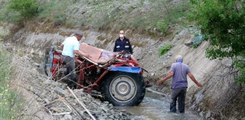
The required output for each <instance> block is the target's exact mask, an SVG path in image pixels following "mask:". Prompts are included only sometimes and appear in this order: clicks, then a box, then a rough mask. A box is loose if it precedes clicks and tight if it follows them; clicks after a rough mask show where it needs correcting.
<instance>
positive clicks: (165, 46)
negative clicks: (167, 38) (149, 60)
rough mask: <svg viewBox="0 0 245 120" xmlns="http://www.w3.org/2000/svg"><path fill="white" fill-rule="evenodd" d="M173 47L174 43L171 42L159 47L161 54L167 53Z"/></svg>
mask: <svg viewBox="0 0 245 120" xmlns="http://www.w3.org/2000/svg"><path fill="white" fill-rule="evenodd" d="M172 47H173V45H171V44H166V45H164V46H162V47H161V48H160V49H159V53H160V56H162V55H164V54H166V53H167V52H168V51H169V50H170V49H171V48H172Z"/></svg>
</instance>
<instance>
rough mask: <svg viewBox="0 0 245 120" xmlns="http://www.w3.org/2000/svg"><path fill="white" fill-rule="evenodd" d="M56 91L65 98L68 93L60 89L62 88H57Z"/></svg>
mask: <svg viewBox="0 0 245 120" xmlns="http://www.w3.org/2000/svg"><path fill="white" fill-rule="evenodd" d="M54 91H55V92H56V93H58V94H59V95H61V96H65V94H66V92H65V91H64V90H63V89H62V88H60V87H55V88H54Z"/></svg>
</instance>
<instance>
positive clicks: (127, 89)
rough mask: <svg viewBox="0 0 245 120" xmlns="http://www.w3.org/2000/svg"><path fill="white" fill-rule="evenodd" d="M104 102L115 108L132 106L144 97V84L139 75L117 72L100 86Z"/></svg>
mask: <svg viewBox="0 0 245 120" xmlns="http://www.w3.org/2000/svg"><path fill="white" fill-rule="evenodd" d="M102 91H103V95H104V97H105V100H107V101H109V102H110V103H112V104H113V105H115V106H134V105H138V104H140V103H141V101H142V100H143V98H144V96H145V83H144V81H143V77H142V76H141V75H139V74H133V73H124V72H119V73H116V74H113V75H112V76H110V77H108V79H106V80H105V81H104V83H103V84H102Z"/></svg>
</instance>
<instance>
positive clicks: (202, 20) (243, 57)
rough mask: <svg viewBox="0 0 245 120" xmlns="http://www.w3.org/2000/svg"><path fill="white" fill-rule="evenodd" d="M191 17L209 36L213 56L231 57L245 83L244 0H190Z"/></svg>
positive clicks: (211, 55)
mask: <svg viewBox="0 0 245 120" xmlns="http://www.w3.org/2000/svg"><path fill="white" fill-rule="evenodd" d="M191 3H192V5H193V6H192V9H191V13H192V14H191V18H192V20H194V21H195V22H196V23H197V24H198V25H200V28H201V31H202V33H203V34H205V35H207V36H208V40H209V41H210V47H209V48H208V49H207V56H208V57H209V58H211V59H215V58H224V57H230V58H232V59H234V61H235V62H234V64H235V65H236V66H237V68H238V69H239V70H240V72H241V77H240V79H239V80H240V81H241V82H243V83H245V79H244V78H245V0H191Z"/></svg>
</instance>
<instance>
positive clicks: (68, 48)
mask: <svg viewBox="0 0 245 120" xmlns="http://www.w3.org/2000/svg"><path fill="white" fill-rule="evenodd" d="M82 37H83V35H82V34H81V33H75V34H74V36H71V37H68V38H66V39H65V40H64V42H63V43H62V44H61V47H62V48H63V50H62V60H63V62H64V63H65V64H66V67H67V73H66V75H67V74H69V75H68V79H69V81H68V85H69V86H70V87H75V85H76V75H75V59H74V57H75V54H78V53H79V47H80V43H79V41H80V40H81V38H82Z"/></svg>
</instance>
